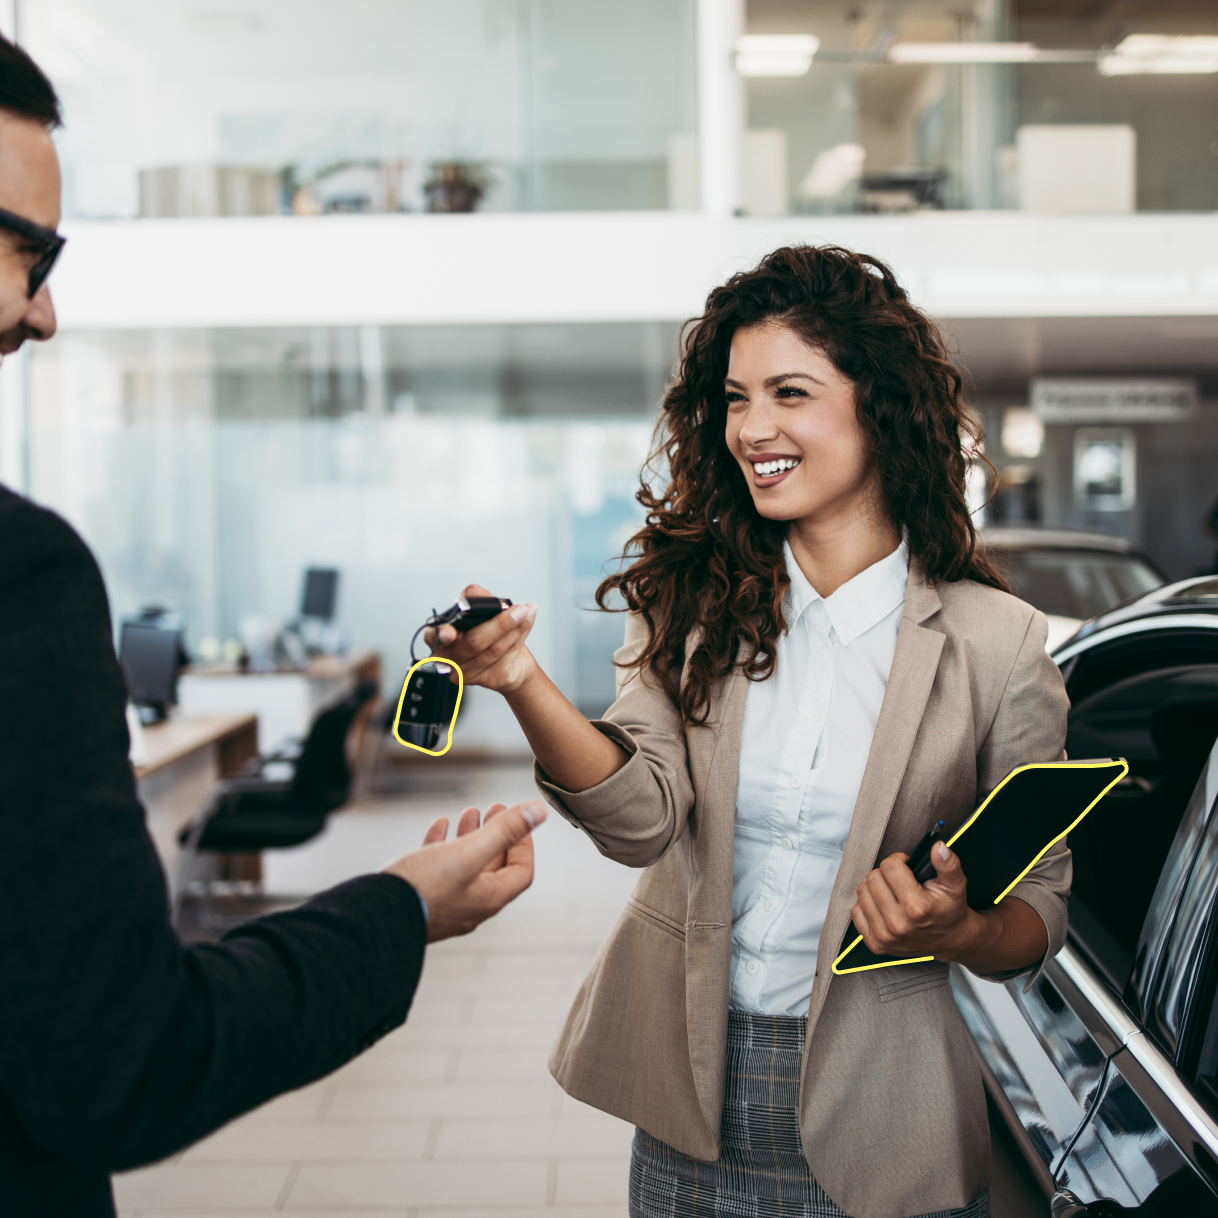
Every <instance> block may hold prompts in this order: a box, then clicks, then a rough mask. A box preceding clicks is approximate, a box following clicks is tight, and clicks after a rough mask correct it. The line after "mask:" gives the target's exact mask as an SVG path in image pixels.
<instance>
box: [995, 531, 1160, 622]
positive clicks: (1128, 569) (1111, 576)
mask: <svg viewBox="0 0 1218 1218" xmlns="http://www.w3.org/2000/svg"><path fill="white" fill-rule="evenodd" d="M993 557H994V558H995V560H996V562H997V563H998V565H999V566H1000V567H1001V568H1002V570H1003V571H1004V573H1005V574H1006V575H1007V578H1008V580H1009V581H1010V584H1011V590H1012V591H1013V592H1014V593H1015V595H1016V596H1018V597H1019V598H1020V600H1025V601H1027V602H1028V604H1029V605H1034V606H1035V607H1036V608H1037V609H1039V610H1040V611H1041V612H1042V613H1052V614H1056V615H1057V616H1059V617H1074V618H1080V619H1084V618H1089V617H1095V616H1096V615H1097V614H1099V613H1106V612H1107V611H1108V610H1109V609H1113V608H1115V607H1116V606H1117V605H1119V604H1121V603H1122V602H1123V601H1127V600H1129V599H1130V598H1131V597H1135V596H1141V595H1142V594H1143V593H1145V592H1151V591H1153V590H1154V589H1155V588H1160V587H1162V586H1163V580H1162V578H1161V577H1160V576H1159V574H1158V572H1156V571H1155V570H1154V568H1152V567H1151V566H1150V565H1149V564H1148V563H1146V562H1145V561H1144V560H1143V559H1141V558H1139V557H1138V556H1137V555H1136V554H1119V553H1108V552H1105V551H1099V550H1049V549H1045V550H1021V549H1011V550H1007V551H1005V552H1002V551H999V550H998V549H997V548H996V547H995V549H994V551H993Z"/></svg>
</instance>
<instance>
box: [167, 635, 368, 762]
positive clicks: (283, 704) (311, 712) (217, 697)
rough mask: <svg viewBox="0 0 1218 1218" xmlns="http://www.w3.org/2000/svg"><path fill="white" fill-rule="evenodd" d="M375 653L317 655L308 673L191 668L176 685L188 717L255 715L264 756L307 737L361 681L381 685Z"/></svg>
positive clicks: (206, 666) (229, 666)
mask: <svg viewBox="0 0 1218 1218" xmlns="http://www.w3.org/2000/svg"><path fill="white" fill-rule="evenodd" d="M380 677H381V657H380V656H379V655H378V654H377V653H376V652H375V651H357V652H352V653H351V654H350V655H345V656H319V657H317V658H316V659H314V660H311V661H310V662H309V666H308V668H307V669H303V670H300V671H288V672H278V671H274V672H242V671H241V670H240V669H239V668H238V667H237V666H236V665H235V664H192V665H191V666H190V667H189V668H187V669H185V670H184V671H183V673H182V676H181V677H180V679H179V680H178V707H179V709H180V710H181V711H182V712H183V713H184V714H190V715H200V714H218V713H236V712H247V713H248V712H252V713H253V714H256V715H257V716H258V733H259V739H260V740H261V742H262V750H263V752H267V753H269V752H273V751H274V749H275V747H276V746H277V745H279V744H281V743H282V742H283V741H284V740H285V739H289V738H291V737H293V736H296V737H304V736H306V735H308V731H309V726H310V724H311V723H312V722H313V719H314V716H316V714H317V712H318V711H319V710H320V709H321V707H322V706H323V705H325V703H327V702H329V701H330V700H331V699H332V698H334V697H335V696H337V695H338V694H339V693H341V692H345V690H346V688H348V687H350V686H352V685H354V684H355V682H357V681H363V680H369V679H370V680H373V681H379V680H380Z"/></svg>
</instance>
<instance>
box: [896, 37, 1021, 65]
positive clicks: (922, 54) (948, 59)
mask: <svg viewBox="0 0 1218 1218" xmlns="http://www.w3.org/2000/svg"><path fill="white" fill-rule="evenodd" d="M1038 53H1039V52H1038V50H1037V47H1036V44H1035V43H1034V42H897V43H894V44H893V45H892V46H891V47H889V49H888V58H889V59H890V60H891V61H892V62H893V63H1028V62H1030V61H1031V60H1033V59H1035V58H1036V56H1037V54H1038Z"/></svg>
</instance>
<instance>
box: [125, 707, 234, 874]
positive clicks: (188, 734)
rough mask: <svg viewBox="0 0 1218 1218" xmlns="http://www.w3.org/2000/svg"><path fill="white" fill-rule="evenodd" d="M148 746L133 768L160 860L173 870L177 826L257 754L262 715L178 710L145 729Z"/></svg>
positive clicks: (167, 868)
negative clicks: (161, 721)
mask: <svg viewBox="0 0 1218 1218" xmlns="http://www.w3.org/2000/svg"><path fill="white" fill-rule="evenodd" d="M144 746H145V748H144V754H143V756H142V757H141V759H140V764H139V765H137V766H134V767H133V768H134V770H135V777H136V783H137V786H138V789H139V796H140V801H141V802H142V803H143V805H144V809H145V811H146V813H147V818H148V832H149V833H150V834H151V835H152V840H153V842H154V843H155V844H156V848H157V853H158V854H159V855H160V856H161V863H162V865H163V866H164V867H165V869H166V871H168V872H169V873H170V874H173V869H174V868H176V867H177V862H178V856H179V854H180V853H181V849H180V847H179V846H178V830H179V829H181V827H182V826H183V825H184V824H185V823H186V822H187V821H188V820H190V819H191V818H192V817H193V816H195V815H196V814H197V813H198V812H199V811H200V810H201V809H202V807H203V804H204V803H205V801H206V800H207V797H208V795H209V794H210V792H211V789H212V787H213V786H214V785H215V783H216V781H217V780H218V779H220V778H228V777H229V776H230V775H232V774H235V773H236V772H237V771H238V770H239V769H240V768H241V767H242V766H243V765H244V764H245V763H246V762H247V761H248V760H249V759H250V758H251V757H253V756H255V755H256V754H257V752H258V716H257V715H251V714H249V713H245V714H229V715H181V714H179V715H174V716H173V717H172V718H171V719H169V720H168V721H167V722H165V723H158V724H154V725H153V726H152V727H146V728H144Z"/></svg>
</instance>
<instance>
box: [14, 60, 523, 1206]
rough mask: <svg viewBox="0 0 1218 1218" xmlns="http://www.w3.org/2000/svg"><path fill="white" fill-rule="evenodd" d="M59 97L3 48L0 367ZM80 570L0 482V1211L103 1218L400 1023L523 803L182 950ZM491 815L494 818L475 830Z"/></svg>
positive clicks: (95, 604) (507, 893) (115, 681)
mask: <svg viewBox="0 0 1218 1218" xmlns="http://www.w3.org/2000/svg"><path fill="white" fill-rule="evenodd" d="M58 121H59V110H58V101H57V99H56V97H55V94H54V91H53V90H52V89H51V86H50V84H49V83H48V82H47V80H46V78H45V77H44V76H43V75H42V73H41V72H40V71H39V70H38V68H37V67H35V65H34V64H33V63H32V61H30V60H29V59H28V58H27V57H26V56H25V55H24V53H23V52H21V51H20V50H18V49H16V48H14V47H13V46H12V45H11V44H10V43H8V42H6V41H4V40H3V39H0V356H2V355H3V354H7V353H11V352H13V351H15V350H17V348H18V347H20V346H21V344H22V343H23V342H25V341H26V340H27V339H34V340H46V339H49V338H50V337H51V336H52V335H53V334H54V332H55V311H54V309H53V307H52V304H51V297H50V294H49V293H48V291H47V288H46V285H45V279H46V275H47V274H48V273H49V271H50V267H51V264H52V263H53V262H54V259H55V255H56V254H57V253H58V249H59V245H60V244H61V243H60V242H59V239H58V238H57V237H56V236H55V232H54V230H55V227H56V225H57V224H58V222H59V167H58V163H57V161H56V157H55V150H54V147H53V145H52V142H51V139H50V135H49V131H50V129H51V128H52V127H54V126H55V125H57V124H58ZM125 703H126V693H125V690H124V686H123V679H122V675H121V673H120V671H119V668H118V664H117V661H116V660H115V657H114V649H113V643H112V635H111V627H110V618H109V610H108V607H107V603H106V594H105V589H104V587H103V585H102V580H101V576H100V573H99V572H98V569H97V565H96V563H95V562H94V561H93V557H92V555H91V554H90V553H89V551H88V549H87V548H86V546H85V544H84V543H83V542H82V541H81V539H80V538H79V537H78V536H77V535H76V534H75V533H74V532H73V531H72V529H71V528H70V527H69V526H68V525H67V524H66V523H64V521H62V520H61V519H60V518H59V517H57V516H55V515H53V514H52V513H50V512H47V511H44V510H42V509H41V508H38V507H35V506H34V505H33V504H32V503H30V502H29V501H28V500H25V499H22V498H21V497H20V496H18V495H15V494H13V493H12V492H11V491H8V490H6V489H4V488H2V487H0V1211H2V1212H3V1213H4V1214H6V1215H10V1214H11V1215H27V1214H29V1215H38V1216H39V1218H49V1216H51V1215H56V1216H64V1218H94V1216H102V1215H112V1214H113V1213H114V1206H113V1201H112V1199H111V1191H110V1179H109V1173H110V1172H111V1171H114V1170H116V1169H120V1168H128V1167H134V1166H136V1165H138V1164H141V1163H148V1162H151V1161H153V1160H156V1159H160V1158H163V1157H164V1156H166V1155H169V1154H171V1153H173V1152H174V1151H176V1150H179V1149H181V1148H182V1147H184V1146H186V1145H188V1144H189V1143H190V1142H192V1141H194V1140H195V1139H197V1138H200V1137H202V1136H203V1135H204V1134H206V1133H209V1132H210V1131H211V1130H213V1129H215V1128H217V1126H219V1125H222V1124H223V1123H224V1122H225V1121H228V1120H230V1119H232V1118H233V1117H235V1116H237V1115H238V1114H239V1113H242V1112H245V1111H247V1110H249V1109H250V1108H253V1107H255V1106H256V1105H258V1104H261V1103H263V1102H264V1101H265V1100H268V1099H270V1098H271V1097H272V1096H274V1095H277V1094H278V1093H280V1092H282V1091H287V1090H289V1089H291V1088H294V1087H300V1086H302V1085H304V1084H305V1083H308V1082H311V1081H313V1080H314V1079H316V1078H319V1077H321V1076H322V1075H324V1074H326V1073H328V1072H329V1071H331V1070H333V1069H335V1068H336V1067H338V1066H340V1065H342V1064H343V1063H344V1062H346V1061H348V1060H349V1059H350V1058H352V1057H353V1056H355V1055H356V1054H357V1053H359V1052H360V1051H361V1050H363V1049H365V1048H367V1047H368V1046H369V1045H370V1044H372V1043H373V1041H375V1040H377V1039H378V1038H379V1037H381V1036H383V1035H384V1034H385V1033H386V1032H388V1031H389V1030H390V1029H392V1028H395V1027H397V1026H398V1025H399V1024H401V1022H402V1021H403V1020H404V1019H405V1017H406V1012H407V1009H408V1008H409V1006H410V1001H411V998H412V996H413V994H414V989H415V985H416V983H417V981H418V978H419V972H420V969H421V967H422V961H423V952H424V946H425V943H426V942H427V941H428V940H431V941H434V940H436V939H443V938H446V937H447V936H449V935H454V934H463V933H465V932H466V931H469V930H472V929H473V928H474V927H475V926H476V925H477V924H478V923H479V922H481V921H482V920H483V919H485V918H487V917H490V916H491V915H492V914H494V913H496V912H498V910H499V909H501V908H502V907H503V906H504V905H506V904H507V902H508V901H510V900H511V899H512V898H513V897H515V896H517V895H518V894H519V893H520V892H522V891H523V890H524V889H525V888H527V887H528V885H529V883H530V882H531V880H532V875H533V854H532V843H531V840H530V838H529V836H528V834H529V830H530V828H532V827H534V826H536V825H537V824H539V823H540V822H541V820H542V819H543V818H544V810H543V808H542V806H541V805H540V804H523V805H520V806H519V807H516V808H512V809H511V810H506V809H504V808H503V807H502V806H501V805H496V806H495V807H494V808H492V809H491V811H490V812H489V813H488V815H487V823H486V824H485V825H484V826H482V827H481V828H479V825H478V822H479V815H478V811H477V809H466V811H465V812H464V813H463V814H462V817H461V821H460V824H459V825H458V830H457V839H456V840H454V841H452V842H445V841H444V838H445V836H446V834H447V829H448V824H447V821H446V820H444V819H443V818H441V819H440V820H437V822H436V823H435V824H434V825H433V826H432V827H431V829H429V830H428V833H427V836H426V839H425V845H424V847H423V848H422V849H421V850H418V851H416V852H415V853H413V854H408V855H406V857H404V858H402V859H399V860H398V861H397V862H396V863H394V864H392V865H391V866H390V867H388V868H386V870H385V871H384V872H382V873H381V874H379V875H369V876H362V877H360V878H358V879H355V880H351V881H349V882H348V883H346V884H341V885H339V886H338V887H337V888H334V889H331V890H330V891H329V892H325V893H322V894H321V895H320V896H318V897H315V898H314V899H313V900H311V901H308V902H306V903H305V904H304V905H302V906H300V907H299V908H298V909H295V910H293V911H291V912H289V913H284V914H277V915H274V916H272V917H267V918H261V919H258V920H256V921H253V922H249V923H247V924H246V925H245V926H243V927H242V928H241V929H239V930H237V931H234V932H233V933H231V934H230V935H228V936H227V937H226V938H225V939H224V940H223V941H222V942H220V943H218V944H208V945H202V946H195V947H184V946H183V945H182V944H181V943H179V942H178V940H177V938H176V937H175V935H174V934H173V931H172V929H171V928H170V923H169V915H168V908H167V898H166V888H165V877H164V874H163V873H162V871H161V868H160V865H159V863H158V861H157V857H156V854H155V851H154V849H153V846H152V842H151V840H150V839H149V837H148V834H147V832H146V830H145V827H144V816H143V810H142V808H141V807H140V805H139V802H138V800H137V797H136V790H135V781H134V778H133V775H132V772H131V767H130V765H129V764H128V761H127V749H128V739H127V729H126V721H125V716H124V708H125ZM492 817H493V819H492Z"/></svg>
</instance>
